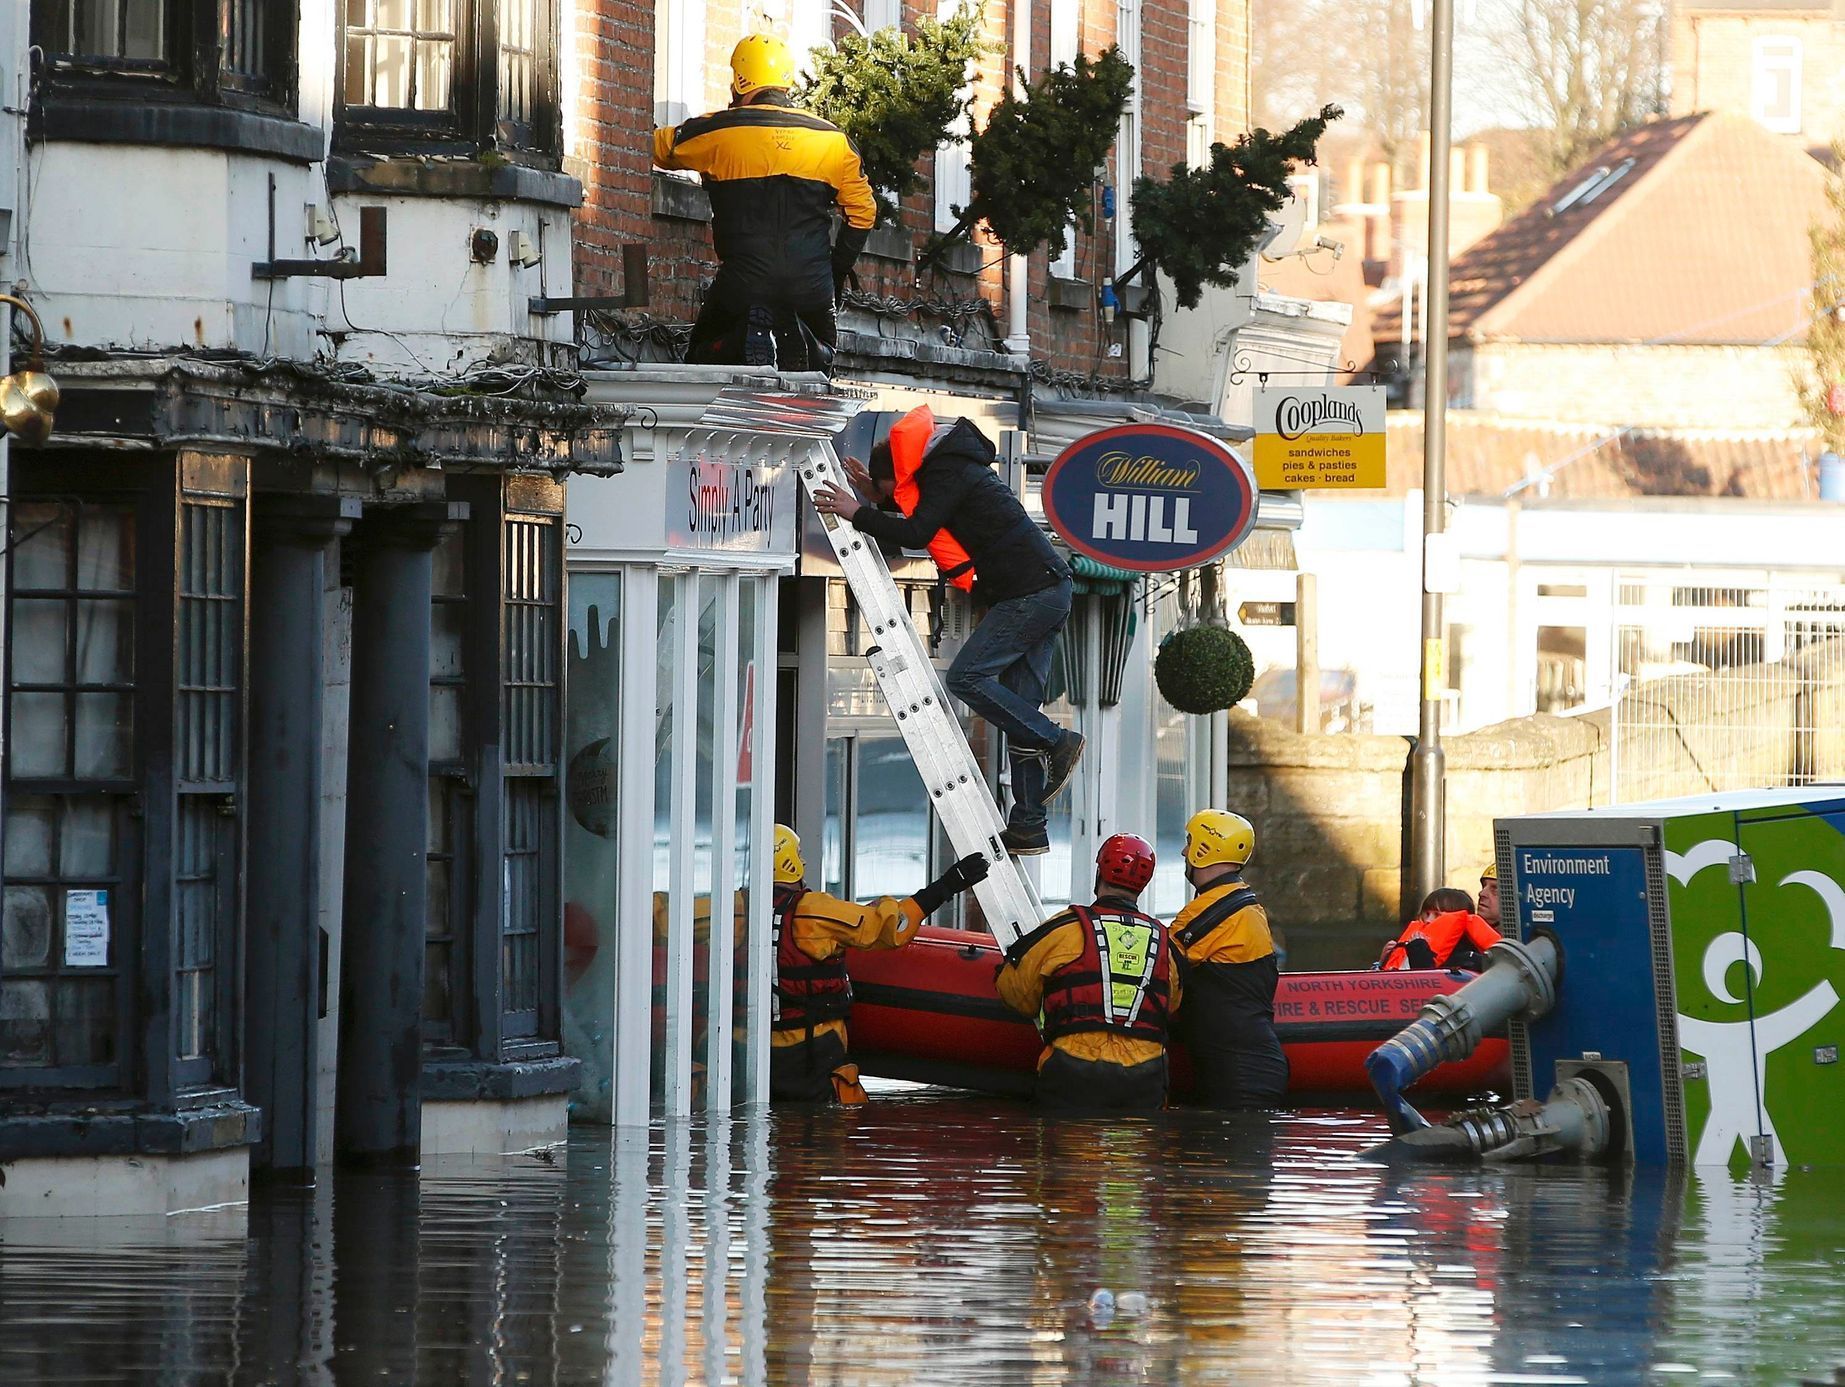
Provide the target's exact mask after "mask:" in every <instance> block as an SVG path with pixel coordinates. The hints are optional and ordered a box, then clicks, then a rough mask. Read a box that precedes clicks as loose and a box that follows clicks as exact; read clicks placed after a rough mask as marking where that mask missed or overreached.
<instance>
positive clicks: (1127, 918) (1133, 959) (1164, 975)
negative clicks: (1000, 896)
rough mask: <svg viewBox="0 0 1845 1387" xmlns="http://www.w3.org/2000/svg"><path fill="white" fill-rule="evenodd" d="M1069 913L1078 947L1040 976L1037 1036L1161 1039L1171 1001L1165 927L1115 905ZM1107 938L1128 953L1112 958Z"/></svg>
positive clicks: (1162, 1041) (1072, 909) (1169, 952)
mask: <svg viewBox="0 0 1845 1387" xmlns="http://www.w3.org/2000/svg"><path fill="white" fill-rule="evenodd" d="M1070 913H1071V914H1072V915H1074V916H1075V917H1076V925H1077V928H1078V929H1079V930H1081V931H1082V936H1083V952H1082V956H1081V957H1080V958H1077V959H1075V960H1073V961H1072V962H1070V963H1068V964H1066V965H1065V966H1064V967H1062V968H1059V969H1058V970H1057V971H1056V972H1054V973H1051V974H1049V975H1047V976H1046V977H1045V979H1044V1011H1043V1014H1042V1017H1041V1019H1040V1023H1039V1028H1040V1030H1041V1031H1042V1032H1043V1035H1044V1038H1045V1039H1046V1040H1055V1039H1056V1038H1057V1037H1058V1036H1062V1035H1074V1034H1075V1033H1077V1032H1078V1031H1113V1032H1115V1033H1116V1034H1119V1035H1128V1036H1133V1037H1134V1038H1135V1039H1136V1040H1151V1041H1155V1042H1157V1043H1159V1044H1161V1045H1164V1044H1165V1043H1166V1031H1167V1027H1168V1024H1169V1019H1170V1013H1169V1008H1170V1005H1171V1001H1172V949H1171V946H1170V945H1168V943H1167V942H1166V927H1165V926H1164V925H1162V924H1161V923H1160V922H1159V921H1158V920H1156V919H1154V918H1153V917H1152V916H1151V915H1144V914H1142V913H1141V912H1140V911H1138V910H1127V909H1124V908H1122V907H1120V906H1104V907H1098V906H1081V905H1073V906H1071V907H1070ZM1111 937H1112V938H1113V939H1114V941H1115V943H1116V945H1117V946H1126V951H1127V954H1128V956H1126V957H1117V956H1116V952H1117V950H1116V949H1115V948H1111V947H1110V939H1111Z"/></svg>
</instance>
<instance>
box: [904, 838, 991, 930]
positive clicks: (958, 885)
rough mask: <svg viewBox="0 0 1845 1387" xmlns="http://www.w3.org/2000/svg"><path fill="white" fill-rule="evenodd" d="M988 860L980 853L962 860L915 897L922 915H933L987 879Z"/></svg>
mask: <svg viewBox="0 0 1845 1387" xmlns="http://www.w3.org/2000/svg"><path fill="white" fill-rule="evenodd" d="M987 865H988V864H987V860H986V858H984V857H982V856H981V855H980V854H979V853H974V854H972V855H971V856H968V857H964V858H962V859H961V860H960V861H959V862H957V863H955V865H954V866H952V867H950V868H949V869H948V870H947V871H945V872H943V873H942V874H941V875H940V876H939V877H937V878H936V879H935V880H934V881H932V882H930V883H929V884H928V885H927V886H925V887H923V889H922V890H920V891H918V892H917V893H916V895H915V896H914V898H913V899H914V900H915V902H916V904H917V905H918V906H919V907H921V909H922V913H923V914H925V915H932V914H934V913H935V912H936V911H937V910H939V909H941V908H942V906H944V905H946V904H947V903H948V902H949V901H951V900H953V899H954V898H955V897H956V896H958V895H960V894H961V893H962V892H963V891H965V890H967V888H968V887H970V886H972V885H973V884H974V883H975V882H977V881H985V880H986V879H987Z"/></svg>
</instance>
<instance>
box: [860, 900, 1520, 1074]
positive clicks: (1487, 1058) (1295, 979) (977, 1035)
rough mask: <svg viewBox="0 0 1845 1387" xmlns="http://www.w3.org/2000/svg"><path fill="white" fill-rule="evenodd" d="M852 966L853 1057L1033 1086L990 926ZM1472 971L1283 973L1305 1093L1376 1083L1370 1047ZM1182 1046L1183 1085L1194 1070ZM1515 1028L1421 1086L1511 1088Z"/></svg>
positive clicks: (1027, 1050)
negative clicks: (1368, 1064) (998, 976)
mask: <svg viewBox="0 0 1845 1387" xmlns="http://www.w3.org/2000/svg"><path fill="white" fill-rule="evenodd" d="M846 957H847V961H848V966H849V967H850V969H851V972H852V998H853V1001H852V1020H851V1023H850V1024H851V1030H852V1057H853V1058H854V1059H855V1060H857V1061H858V1064H859V1068H860V1069H862V1070H863V1071H864V1072H865V1073H867V1074H873V1075H877V1076H879V1077H882V1078H890V1079H914V1080H917V1081H919V1082H923V1083H935V1084H949V1085H953V1086H954V1087H957V1088H971V1089H979V1090H983V1091H986V1092H990V1093H1024V1092H1028V1091H1029V1090H1030V1088H1031V1078H1032V1074H1033V1073H1034V1071H1035V1070H1036V1069H1037V1064H1038V1054H1039V1052H1040V1050H1041V1049H1042V1048H1043V1047H1042V1044H1041V1042H1040V1041H1039V1039H1038V1032H1037V1029H1036V1028H1035V1027H1034V1026H1033V1025H1032V1024H1031V1023H1030V1022H1029V1021H1027V1020H1025V1019H1024V1018H1023V1017H1021V1016H1019V1015H1018V1014H1017V1013H1016V1012H1014V1011H1012V1010H1010V1009H1009V1008H1008V1007H1007V1006H1006V1005H1005V1004H1004V1003H1003V1002H1001V1001H1000V1000H999V997H998V996H997V995H996V994H995V993H994V991H993V973H994V970H995V969H997V968H998V966H999V946H998V944H997V943H995V942H994V939H993V936H992V935H990V934H969V933H966V932H964V931H962V930H951V929H937V928H936V927H934V926H932V925H924V926H923V928H922V930H921V932H920V933H919V934H918V935H917V937H916V940H915V942H914V943H912V944H911V945H910V946H909V947H908V948H907V949H898V950H894V951H891V952H887V953H861V952H859V951H857V950H853V951H851V952H849V953H848V954H847V955H846ZM1470 979H1471V975H1470V974H1466V973H1450V972H1445V971H1440V972H1395V973H1376V972H1369V971H1366V972H1342V973H1283V974H1282V975H1281V987H1280V988H1279V990H1278V991H1277V992H1276V994H1275V1029H1276V1030H1277V1031H1279V1032H1280V1034H1281V1044H1282V1048H1283V1049H1285V1050H1286V1051H1287V1053H1288V1064H1289V1066H1290V1069H1291V1075H1290V1079H1289V1089H1290V1090H1291V1091H1292V1092H1294V1093H1314V1094H1366V1095H1368V1094H1369V1093H1370V1092H1371V1086H1370V1083H1369V1082H1368V1081H1367V1080H1366V1078H1365V1057H1366V1056H1367V1055H1369V1054H1370V1053H1371V1051H1372V1050H1374V1049H1376V1048H1377V1046H1378V1045H1379V1044H1380V1043H1381V1042H1383V1041H1386V1040H1388V1039H1390V1037H1391V1036H1393V1035H1395V1034H1396V1033H1397V1032H1398V1031H1400V1030H1402V1029H1403V1027H1404V1026H1406V1025H1408V1024H1409V1023H1410V1022H1411V1021H1414V1020H1415V1019H1416V1015H1417V1013H1418V1012H1420V1011H1421V1009H1422V1005H1423V1003H1425V1002H1426V1001H1428V999H1429V998H1430V997H1433V996H1436V995H1437V994H1439V993H1443V992H1454V991H1458V990H1459V989H1460V988H1461V987H1463V986H1465V985H1466V983H1467V982H1468V981H1470ZM1188 1077H1189V1076H1188V1074H1187V1070H1186V1064H1185V1056H1184V1053H1183V1051H1179V1052H1177V1053H1175V1056H1174V1064H1173V1084H1174V1087H1175V1088H1176V1089H1177V1090H1178V1091H1180V1092H1183V1091H1184V1089H1185V1086H1186V1083H1187V1081H1188ZM1510 1083H1511V1073H1510V1059H1509V1055H1508V1053H1507V1047H1506V1041H1505V1037H1504V1036H1491V1037H1488V1038H1487V1040H1486V1041H1484V1042H1483V1043H1482V1044H1481V1046H1480V1048H1479V1049H1478V1050H1476V1051H1475V1052H1474V1054H1473V1056H1472V1057H1471V1058H1469V1059H1467V1060H1465V1061H1463V1062H1461V1063H1459V1064H1444V1065H1442V1066H1441V1067H1440V1068H1439V1069H1437V1070H1435V1072H1434V1073H1432V1074H1430V1075H1429V1076H1428V1077H1427V1078H1426V1079H1424V1080H1423V1081H1422V1082H1421V1083H1420V1084H1418V1085H1417V1086H1416V1089H1415V1090H1414V1091H1415V1092H1418V1093H1423V1094H1429V1093H1446V1094H1454V1095H1456V1096H1466V1095H1470V1094H1476V1093H1485V1092H1488V1091H1491V1090H1497V1091H1499V1092H1501V1093H1504V1092H1507V1091H1509V1088H1510Z"/></svg>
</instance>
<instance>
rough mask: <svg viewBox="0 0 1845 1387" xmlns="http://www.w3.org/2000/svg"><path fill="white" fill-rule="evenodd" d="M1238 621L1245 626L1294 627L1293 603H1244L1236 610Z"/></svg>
mask: <svg viewBox="0 0 1845 1387" xmlns="http://www.w3.org/2000/svg"><path fill="white" fill-rule="evenodd" d="M1236 619H1237V620H1238V621H1240V622H1242V623H1243V625H1245V626H1292V625H1293V624H1294V604H1293V603H1292V602H1244V603H1242V604H1241V605H1240V606H1238V607H1237V609H1236Z"/></svg>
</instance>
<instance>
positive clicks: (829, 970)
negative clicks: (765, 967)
mask: <svg viewBox="0 0 1845 1387" xmlns="http://www.w3.org/2000/svg"><path fill="white" fill-rule="evenodd" d="M806 894H807V888H806V887H804V886H795V885H778V886H776V888H775V1016H774V1021H773V1024H772V1029H774V1030H778V1031H803V1030H812V1029H813V1028H814V1027H815V1026H817V1025H819V1024H820V1022H822V1021H834V1020H838V1019H840V1018H841V1017H843V1016H845V1015H846V1014H847V1013H848V1012H849V1011H851V1009H852V979H851V978H850V977H848V976H847V975H846V960H845V955H844V954H843V953H842V954H841V955H840V956H839V957H837V958H832V959H828V960H827V961H826V962H824V963H821V962H818V961H816V960H815V959H813V958H812V957H810V956H809V955H808V954H806V953H804V952H803V951H802V950H801V947H800V945H798V944H796V943H795V942H794V912H795V910H796V909H797V908H798V907H799V906H800V904H801V897H803V896H805V895H806Z"/></svg>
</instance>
